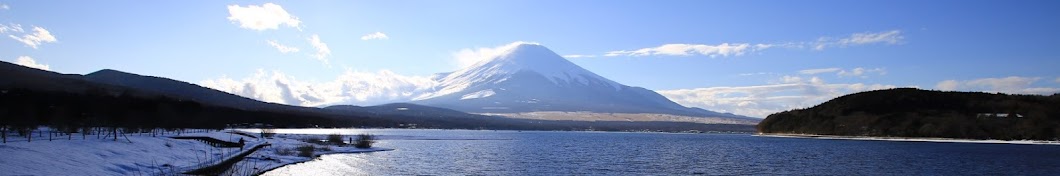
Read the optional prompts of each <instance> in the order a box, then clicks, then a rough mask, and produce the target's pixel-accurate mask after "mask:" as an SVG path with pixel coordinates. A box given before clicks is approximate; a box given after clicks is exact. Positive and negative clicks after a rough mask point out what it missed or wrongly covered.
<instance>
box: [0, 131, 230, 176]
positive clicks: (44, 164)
mask: <svg viewBox="0 0 1060 176" xmlns="http://www.w3.org/2000/svg"><path fill="white" fill-rule="evenodd" d="M211 133H219V132H211ZM196 134H200V135H203V134H207V133H185V135H196ZM127 136H128V140H126V139H125V138H123V137H119V138H118V140H117V141H114V140H113V139H96V136H95V135H90V136H88V139H82V138H81V136H80V135H77V134H74V136H73V138H72V139H73V140H66V139H67V138H66V137H65V136H64V137H60V138H58V139H56V140H53V141H47V140H36V139H35V140H33V142H26V141H17V142H10V141H9V142H8V143H6V144H0V153H2V154H3V156H2V159H0V170H2V171H4V174H11V175H147V174H151V173H159V172H162V171H167V170H173V169H176V168H180V167H186V166H191V165H195V164H196V163H197V162H205V161H209V160H212V159H216V158H221V157H223V156H225V155H229V154H232V153H236V152H238V151H239V148H214V147H211V146H209V145H206V144H205V143H202V142H199V141H194V140H179V139H170V138H168V137H151V136H149V135H148V134H145V136H140V135H139V134H128V135H127ZM8 137H12V136H8ZM35 138H36V137H35ZM45 139H46V138H45ZM130 141H131V142H130Z"/></svg>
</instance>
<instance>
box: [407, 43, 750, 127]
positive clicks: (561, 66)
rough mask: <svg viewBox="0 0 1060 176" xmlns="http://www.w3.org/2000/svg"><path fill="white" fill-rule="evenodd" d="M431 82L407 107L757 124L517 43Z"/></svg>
mask: <svg viewBox="0 0 1060 176" xmlns="http://www.w3.org/2000/svg"><path fill="white" fill-rule="evenodd" d="M432 78H433V79H435V80H437V81H439V82H440V84H438V85H437V86H435V87H433V88H432V89H430V90H431V91H429V92H427V93H425V94H423V95H422V96H419V97H416V98H415V99H414V101H412V103H416V104H423V105H429V106H437V107H445V108H450V109H455V110H460V111H465V112H475V113H511V112H533V111H589V112H598V113H662V114H674V115H684V116H698V117H725V118H738V119H746V120H755V121H757V120H758V119H756V118H751V117H746V116H739V115H735V114H730V113H718V112H713V111H709V110H705V109H700V108H689V107H684V106H681V105H679V104H677V103H675V102H673V101H670V100H669V99H667V98H666V97H663V96H662V95H660V94H658V93H656V92H655V91H651V90H648V89H644V88H640V87H632V86H627V85H623V84H620V83H617V82H615V81H612V80H610V79H607V78H604V77H602V76H600V75H597V74H595V73H593V72H591V71H588V70H586V69H584V68H581V67H580V66H578V65H576V64H574V63H571V62H570V61H568V60H567V59H565V58H563V57H562V56H559V55H558V54H556V53H554V52H552V51H551V50H549V49H548V48H546V47H544V46H541V45H539V44H529V43H522V44H518V45H515V46H513V47H511V48H508V49H507V50H506V51H505V52H504V53H503V54H501V55H499V56H496V57H494V58H490V59H487V60H483V61H480V62H478V63H476V64H474V65H472V66H470V67H467V68H464V69H461V70H457V71H454V72H450V73H440V74H436V75H434V76H432Z"/></svg>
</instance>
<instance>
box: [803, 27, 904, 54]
mask: <svg viewBox="0 0 1060 176" xmlns="http://www.w3.org/2000/svg"><path fill="white" fill-rule="evenodd" d="M904 39H905V36H903V35H902V31H901V30H890V31H883V32H875V33H874V32H864V33H854V34H850V36H847V37H843V38H839V39H833V38H830V37H821V38H818V39H817V41H816V42H814V43H813V44H811V45H812V46H813V48H814V49H815V50H824V49H825V48H828V47H847V46H857V45H867V44H876V43H883V44H888V45H896V44H900V43H902V41H903V40H904ZM801 45H805V44H800V46H798V47H800V48H801V47H803V46H801Z"/></svg>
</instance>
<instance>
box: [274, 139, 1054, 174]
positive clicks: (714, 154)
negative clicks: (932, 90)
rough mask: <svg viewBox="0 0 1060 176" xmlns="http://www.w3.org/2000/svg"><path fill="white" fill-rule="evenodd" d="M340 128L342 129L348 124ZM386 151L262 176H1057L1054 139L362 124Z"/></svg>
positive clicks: (337, 157)
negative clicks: (980, 140) (1017, 141)
mask: <svg viewBox="0 0 1060 176" xmlns="http://www.w3.org/2000/svg"><path fill="white" fill-rule="evenodd" d="M346 131H347V132H348V131H349V130H346ZM357 132H368V133H372V134H376V135H380V136H381V137H382V138H383V139H384V140H381V141H380V142H379V143H377V144H376V146H378V147H385V148H392V149H395V150H393V151H386V152H375V153H362V154H335V155H325V156H321V157H320V158H318V159H316V160H313V161H309V162H305V163H300V164H294V165H288V166H285V167H281V168H278V169H276V170H273V171H270V172H268V173H266V175H314V176H320V175H691V174H707V175H733V174H736V175H746V174H771V175H772V174H781V175H807V174H809V175H821V174H825V175H874V174H886V175H907V174H918V175H924V174H927V175H938V174H944V175H969V174H973V175H984V174H985V175H1013V174H1016V175H1056V174H1060V146H1054V145H1014V144H970V143H932V142H893V141H852V140H823V139H794V138H772V137H757V136H751V135H748V134H667V133H614V132H525V131H524V132H519V131H467V130H359V131H357Z"/></svg>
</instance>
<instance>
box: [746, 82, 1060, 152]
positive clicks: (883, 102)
mask: <svg viewBox="0 0 1060 176" xmlns="http://www.w3.org/2000/svg"><path fill="white" fill-rule="evenodd" d="M1058 125H1060V94H1053V95H1052V96H1040V95H1007V94H992V93H981V92H942V91H931V90H919V89H913V88H898V89H889V90H876V91H868V92H861V93H855V94H850V95H845V96H841V97H838V98H835V99H832V100H829V101H828V102H825V103H822V104H820V105H817V106H814V107H812V108H808V109H796V110H790V111H785V112H780V113H775V114H772V115H769V116H768V117H766V119H764V120H762V122H761V123H759V124H758V126H757V128H758V132H760V133H797V134H819V135H845V136H891V137H944V138H965V139H1002V140H1020V139H1032V140H1057V139H1058V137H1060V126H1058Z"/></svg>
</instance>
